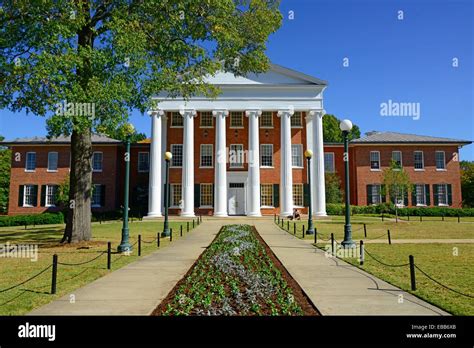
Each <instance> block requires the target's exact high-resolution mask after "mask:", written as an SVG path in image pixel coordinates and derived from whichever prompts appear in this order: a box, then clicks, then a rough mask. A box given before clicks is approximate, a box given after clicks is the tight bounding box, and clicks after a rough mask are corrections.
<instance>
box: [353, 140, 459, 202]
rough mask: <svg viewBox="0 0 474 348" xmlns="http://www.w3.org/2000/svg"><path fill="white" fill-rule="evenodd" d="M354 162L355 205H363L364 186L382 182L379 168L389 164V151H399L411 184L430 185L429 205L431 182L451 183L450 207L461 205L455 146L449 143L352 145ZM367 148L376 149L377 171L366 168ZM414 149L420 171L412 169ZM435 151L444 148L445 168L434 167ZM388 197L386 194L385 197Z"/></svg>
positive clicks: (367, 161) (367, 164)
mask: <svg viewBox="0 0 474 348" xmlns="http://www.w3.org/2000/svg"><path fill="white" fill-rule="evenodd" d="M354 151H355V157H356V163H355V164H356V165H355V167H354V168H355V171H356V175H357V190H358V193H359V194H358V200H357V204H358V205H367V194H366V185H369V184H375V183H382V181H383V178H382V170H383V169H384V168H387V167H388V166H389V165H390V160H391V158H392V151H402V164H403V167H404V169H405V171H406V172H407V173H408V175H409V177H410V180H411V182H412V183H420V184H429V185H430V203H431V205H433V202H434V199H433V184H441V183H445V184H451V187H452V201H453V204H452V206H453V207H461V202H462V198H461V180H460V168H459V161H457V160H456V158H459V157H458V156H459V155H458V148H457V146H449V145H430V146H421V145H410V146H407V145H404V146H396V145H390V146H388V145H385V146H377V145H372V146H357V147H354ZM370 151H380V160H381V171H373V170H371V169H370V158H369V156H370ZM414 151H423V157H424V165H425V169H424V171H415V170H414V156H413V152H414ZM435 151H445V157H446V171H438V170H436V163H435ZM387 199H388V197H387ZM408 202H409V205H411V203H412V202H411V195H410V197H408Z"/></svg>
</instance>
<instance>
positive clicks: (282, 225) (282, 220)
mask: <svg viewBox="0 0 474 348" xmlns="http://www.w3.org/2000/svg"><path fill="white" fill-rule="evenodd" d="M281 228H283V218H281Z"/></svg>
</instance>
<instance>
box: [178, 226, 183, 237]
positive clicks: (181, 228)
mask: <svg viewBox="0 0 474 348" xmlns="http://www.w3.org/2000/svg"><path fill="white" fill-rule="evenodd" d="M179 236H180V237H182V236H183V225H179Z"/></svg>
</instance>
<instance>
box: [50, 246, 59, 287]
mask: <svg viewBox="0 0 474 348" xmlns="http://www.w3.org/2000/svg"><path fill="white" fill-rule="evenodd" d="M57 276H58V255H57V254H54V255H53V274H52V275H51V294H55V293H56V279H57Z"/></svg>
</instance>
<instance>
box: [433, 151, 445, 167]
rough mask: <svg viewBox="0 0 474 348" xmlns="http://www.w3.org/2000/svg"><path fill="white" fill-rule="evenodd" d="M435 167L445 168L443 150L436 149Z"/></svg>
mask: <svg viewBox="0 0 474 348" xmlns="http://www.w3.org/2000/svg"><path fill="white" fill-rule="evenodd" d="M435 156H436V169H437V170H445V169H446V160H445V154H444V151H436V153H435Z"/></svg>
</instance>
